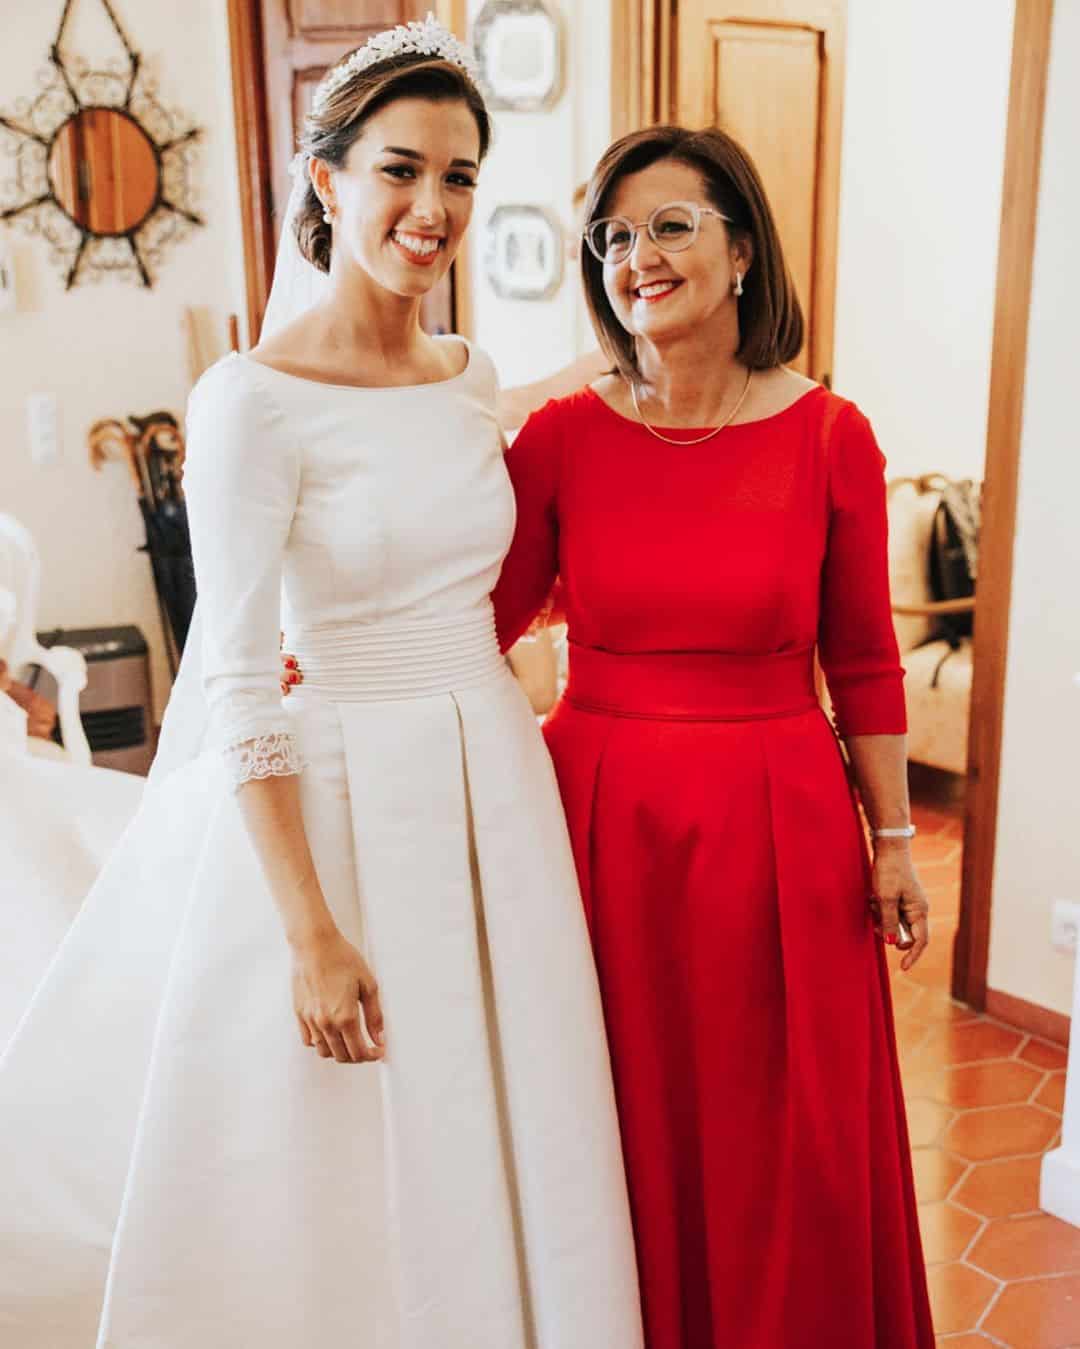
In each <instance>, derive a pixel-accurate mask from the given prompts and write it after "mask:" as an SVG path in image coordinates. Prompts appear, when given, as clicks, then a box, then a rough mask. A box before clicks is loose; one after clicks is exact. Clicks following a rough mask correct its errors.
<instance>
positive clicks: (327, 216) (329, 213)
mask: <svg viewBox="0 0 1080 1349" xmlns="http://www.w3.org/2000/svg"><path fill="white" fill-rule="evenodd" d="M322 218H323V219H324V220H325V221H326V223H327V224H328V225H332V224H333V223H334V208H333V207H332V206H324V207H323V213H322Z"/></svg>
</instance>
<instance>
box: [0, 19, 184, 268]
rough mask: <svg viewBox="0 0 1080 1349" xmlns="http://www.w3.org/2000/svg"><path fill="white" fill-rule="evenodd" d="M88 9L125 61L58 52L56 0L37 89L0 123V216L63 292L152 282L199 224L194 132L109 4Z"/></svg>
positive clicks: (60, 36)
mask: <svg viewBox="0 0 1080 1349" xmlns="http://www.w3.org/2000/svg"><path fill="white" fill-rule="evenodd" d="M97 3H98V4H100V5H101V7H102V9H103V10H104V14H105V17H106V18H107V20H108V23H109V25H110V27H111V31H112V33H113V34H115V38H116V40H117V41H118V43H119V47H120V48H122V53H123V54H122V55H121V54H120V52H119V51H118V52H117V56H116V58H115V59H113V60H111V61H109V62H108V63H106V64H105V66H104V67H103V68H95V67H93V66H91V65H90V64H89V63H87V62H86V61H83V60H80V59H78V58H75V57H70V56H68V55H66V54H65V53H64V52H63V51H62V50H61V47H62V44H63V41H64V31H65V29H66V27H67V25H68V20H69V19H70V17H71V11H72V7H73V4H74V0H65V3H64V9H63V13H62V14H61V17H60V26H59V28H58V30H57V33H56V40H55V41H54V42H53V45H52V47H51V48H50V50H49V66H48V68H47V69H45V70H44V71H42V73H41V75H40V76H39V88H38V92H37V93H36V94H35V95H34V96H33V97H31V98H24V99H20V100H19V101H18V102H17V103H16V105H15V107H14V109H13V110H12V111H11V112H8V113H4V114H3V115H0V152H3V151H6V156H5V158H6V160H7V166H9V171H8V172H3V171H2V170H0V220H6V221H10V222H13V223H14V224H16V225H18V226H21V227H22V228H23V229H24V230H25V231H26V232H27V233H29V234H33V235H39V236H41V237H42V238H44V239H45V240H46V242H47V243H48V245H49V248H50V251H51V253H52V256H53V259H54V260H55V261H56V262H57V264H58V265H59V266H60V267H61V268H62V269H63V271H64V274H65V284H66V286H67V288H68V289H70V288H71V287H72V286H73V285H75V284H76V283H77V282H81V281H86V280H98V279H100V278H102V277H104V276H108V275H115V276H118V277H122V278H127V279H130V280H134V281H137V282H140V283H141V284H142V285H144V286H151V285H153V273H154V270H155V269H156V267H157V265H158V263H159V261H160V258H161V254H162V252H163V251H164V249H165V248H166V247H167V246H168V245H169V244H170V243H173V242H175V241H176V240H177V239H179V238H181V237H182V236H183V235H184V234H185V233H186V232H187V231H188V230H190V229H191V227H192V226H194V225H201V224H203V223H204V222H203V220H202V217H201V216H199V215H198V214H197V213H196V212H195V210H194V208H193V200H192V199H193V189H192V170H193V167H194V162H193V156H194V153H195V143H196V141H197V140H198V137H199V135H200V134H201V133H200V131H199V129H198V128H196V127H194V126H192V125H191V124H190V122H189V120H188V119H187V118H186V117H185V116H184V115H183V114H182V113H180V112H178V111H177V110H176V109H174V108H169V107H167V106H166V105H165V104H164V103H163V102H162V101H161V99H160V97H159V95H158V92H157V88H156V85H155V84H154V82H153V81H152V80H151V79H150V78H149V77H148V76H147V74H146V72H145V70H144V68H143V63H142V58H141V56H140V54H139V53H138V52H137V51H135V49H134V48H133V47H132V46H131V44H130V43H129V41H128V39H127V37H126V36H125V34H124V30H123V29H122V28H121V26H120V23H119V21H118V20H117V17H116V15H115V13H114V12H113V9H112V6H111V5H110V4H109V0H97ZM2 162H3V161H2V160H0V163H2Z"/></svg>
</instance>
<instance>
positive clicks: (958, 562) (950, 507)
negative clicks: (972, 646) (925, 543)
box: [930, 478, 982, 650]
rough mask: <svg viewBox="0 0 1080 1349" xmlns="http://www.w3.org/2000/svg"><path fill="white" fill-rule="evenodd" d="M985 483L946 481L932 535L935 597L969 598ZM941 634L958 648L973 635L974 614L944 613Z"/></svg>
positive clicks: (975, 571)
mask: <svg viewBox="0 0 1080 1349" xmlns="http://www.w3.org/2000/svg"><path fill="white" fill-rule="evenodd" d="M981 507H982V484H981V483H977V482H973V481H972V480H971V479H970V478H965V479H963V480H961V481H958V482H949V483H946V485H945V487H944V488H943V490H942V493H941V503H940V504H939V506H938V508H937V511H936V512H935V514H934V524H933V530H932V533H931V536H930V590H931V593H932V594H933V597H934V599H935V600H960V599H968V598H969V597H970V596H972V595H974V594H975V583H976V580H977V578H978V573H979V530H980V526H981V524H982V509H981ZM937 623H938V627H939V633H938V635H939V636H941V637H944V639H945V640H946V641H947V642H948V643H949V645H950V646H951V647H952V648H953V649H954V650H955V649H956V647H958V646H959V645H960V642H961V640H962V639H963V638H965V637H970V636H971V634H972V631H973V627H974V615H973V614H970V613H967V614H942V615H939V616H938V618H937Z"/></svg>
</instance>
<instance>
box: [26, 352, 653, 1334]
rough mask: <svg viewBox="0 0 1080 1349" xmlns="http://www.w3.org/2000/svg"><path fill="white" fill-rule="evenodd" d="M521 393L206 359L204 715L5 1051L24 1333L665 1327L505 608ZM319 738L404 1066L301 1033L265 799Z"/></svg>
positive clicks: (333, 899)
mask: <svg viewBox="0 0 1080 1349" xmlns="http://www.w3.org/2000/svg"><path fill="white" fill-rule="evenodd" d="M446 340H457V339H446ZM494 393H495V390H494V374H493V371H492V368H491V365H490V362H489V361H488V359H487V358H486V357H485V356H484V355H483V354H482V353H481V352H479V351H477V350H476V349H470V351H469V356H468V364H467V367H466V369H465V371H464V373H463V374H461V375H459V376H458V377H457V378H455V379H451V380H448V381H445V382H443V383H439V384H429V385H422V386H419V387H412V388H396V389H394V388H387V389H358V388H352V387H339V386H334V385H324V384H317V383H313V382H310V381H307V380H302V379H298V378H296V377H293V376H290V375H285V374H283V373H280V372H277V371H274V370H272V369H268V368H267V367H265V366H262V365H260V364H258V363H256V362H255V361H253V360H251V359H250V358H249V357H246V356H232V357H227V358H226V359H225V360H224V361H222V362H220V363H219V364H218V365H217V366H215V367H213V368H212V369H211V370H210V371H209V372H208V373H207V374H206V375H205V376H204V377H203V379H202V380H201V381H200V383H199V385H198V387H197V389H196V390H195V393H194V394H193V396H192V402H191V407H190V410H189V421H188V432H189V460H188V469H187V474H186V483H187V491H188V499H189V503H190V512H191V521H192V535H193V543H194V549H195V556H196V569H197V575H198V582H199V593H200V608H201V610H202V622H203V627H204V640H203V647H202V652H203V662H204V678H205V688H206V692H207V699H208V702H209V705H210V713H211V727H212V733H211V737H210V741H209V744H208V746H207V747H206V748H205V749H204V750H203V752H202V753H200V754H199V755H198V757H197V758H195V759H194V760H192V761H191V762H189V763H187V764H186V765H185V766H183V767H180V768H178V769H177V770H176V771H174V772H172V773H169V774H166V775H164V776H159V778H158V780H157V781H152V782H151V785H150V787H149V789H148V791H147V793H146V796H145V797H144V801H143V805H142V807H141V809H140V812H139V814H138V815H137V817H136V821H135V824H134V826H133V827H132V828H131V829H130V830H129V831H128V833H127V834H126V836H125V838H124V839H123V840H122V842H121V844H120V845H119V847H118V848H117V850H116V852H115V853H114V854H113V856H112V858H111V859H110V861H109V862H108V864H107V865H106V867H105V869H104V871H103V873H102V875H101V877H100V879H99V880H98V883H97V884H96V885H95V887H94V889H93V890H92V891H91V893H90V896H89V898H88V900H87V901H86V903H85V904H84V906H83V908H82V911H81V912H80V914H79V917H78V918H77V920H76V922H75V924H74V926H73V928H72V929H71V932H70V933H69V935H68V938H67V940H66V941H65V942H64V944H63V946H62V947H61V949H60V952H59V954H58V956H57V957H56V959H55V961H54V962H53V964H52V966H51V968H50V970H49V973H48V976H47V977H46V979H45V981H44V982H43V983H42V985H41V986H40V987H39V989H38V991H37V993H36V994H35V997H34V999H33V1001H32V1003H31V1006H30V1008H29V1011H28V1013H27V1015H26V1016H25V1017H24V1019H23V1021H22V1023H21V1025H20V1028H19V1030H18V1032H17V1034H16V1035H15V1037H14V1039H13V1041H12V1043H11V1045H10V1046H9V1048H8V1051H7V1053H6V1054H5V1056H4V1058H3V1059H2V1060H0V1346H3V1349H93V1347H94V1345H95V1344H96V1345H97V1346H99V1349H249V1346H250V1349H255V1346H258V1349H331V1347H332V1349H346V1347H347V1349H639V1347H640V1345H641V1328H640V1319H639V1311H638V1294H637V1284H636V1273H635V1262H634V1253H633V1246H632V1240H631V1232H630V1220H629V1215H628V1207H627V1201H626V1193H625V1183H624V1178H623V1172H622V1161H621V1155H620V1149H619V1141H618V1128H617V1120H616V1115H615V1108H614V1100H613V1094H612V1087H611V1080H610V1072H609V1066H608V1059H607V1050H606V1045H605V1041H604V1035H603V1028H602V1018H601V1009H600V1005H599V999H598V993H597V986H596V979H595V974H594V970H593V965H592V959H591V954H590V951H589V947H588V942H587V935H586V930H585V924H584V920H583V916H582V912H581V908H580V903H579V899H578V893H577V887H576V881H575V874H574V868H573V862H572V859H571V854H570V849H569V844H568V841H567V836H566V831H565V825H564V822H563V818H562V812H561V809H560V805H559V800H558V795H557V791H556V786H555V781H554V776H553V772H552V768H551V764H550V762H549V760H548V757H547V752H546V750H545V748H544V746H543V743H542V741H541V738H540V736H539V733H538V731H537V727H536V723H535V721H534V719H533V717H532V714H531V712H530V709H529V707H528V704H527V702H526V699H525V697H524V695H523V694H522V692H521V690H520V689H519V688H518V687H517V685H516V683H515V682H514V680H513V678H512V676H511V675H510V673H509V671H508V669H507V667H506V664H505V662H504V661H503V660H502V658H501V657H500V655H499V652H498V649H497V645H496V642H495V637H494V632H493V619H492V611H491V605H490V601H489V598H488V596H489V592H490V590H491V587H492V585H493V583H494V581H495V578H496V576H497V574H498V570H499V565H500V562H501V559H502V557H503V554H504V552H505V551H506V548H507V547H508V544H509V540H510V535H511V532H512V528H513V498H512V493H511V490H510V486H509V483H508V480H507V477H506V473H505V469H504V467H503V463H502V456H501V441H500V435H499V431H498V427H497V425H496V422H495V418H494V411H493V405H494ZM282 595H283V596H284V600H282V598H281V597H282ZM282 605H283V606H284V614H285V618H284V626H285V630H286V641H287V644H288V648H289V649H290V650H292V651H295V652H296V653H297V654H298V655H299V656H300V658H301V662H302V664H303V667H304V672H305V683H304V685H303V686H302V688H300V689H299V690H298V691H297V692H296V693H294V694H293V696H292V697H290V698H289V699H288V700H287V701H286V702H285V703H284V704H283V703H282V701H281V699H280V696H279V694H278V629H279V615H280V614H281V612H282ZM301 769H302V772H301V777H300V789H301V796H302V805H303V814H304V822H305V826H306V829H307V833H308V836H309V838H310V842H311V846H312V851H313V854H314V857H315V861H316V866H317V869H318V873H319V877H320V880H321V883H322V886H323V888H324V890H325V893H326V896H327V900H328V902H329V904H330V906H331V908H332V909H333V911H334V914H335V916H336V918H337V921H338V923H339V924H340V926H341V928H342V930H343V931H344V932H345V933H346V935H347V936H348V937H349V938H350V939H351V940H352V941H354V942H355V943H356V944H357V945H359V946H360V947H361V948H362V949H363V951H364V952H365V954H366V955H367V957H368V958H369V960H370V962H371V964H372V967H373V969H374V971H375V974H376V977H377V978H378V980H379V984H380V989H381V995H382V1002H383V1009H384V1012H385V1018H386V1036H387V1055H386V1061H385V1063H384V1064H381V1065H378V1066H373V1065H363V1066H342V1065H339V1064H336V1063H334V1062H333V1061H332V1060H331V1061H325V1060H322V1059H320V1058H318V1057H317V1056H316V1055H315V1053H314V1052H313V1051H312V1050H310V1049H305V1048H304V1047H303V1046H302V1045H301V1043H300V1038H299V1035H298V1033H297V1026H296V1021H295V1018H294V1015H293V1011H292V1005H291V1000H290V986H289V953H288V949H287V947H286V944H285V941H284V937H283V934H282V930H281V925H280V922H279V919H278V917H277V914H276V911H275V909H274V906H273V903H272V901H271V898H270V895H269V893H268V891H267V888H266V885H265V883H264V881H263V879H262V877H261V873H260V870H259V866H258V863H257V860H256V857H255V853H254V850H253V848H252V846H251V844H250V842H249V840H248V837H247V834H246V832H245V830H244V827H243V823H242V820H241V817H240V814H239V811H238V808H237V805H236V799H235V793H234V786H235V784H236V783H237V782H238V781H243V780H245V779H246V778H249V777H252V776H261V775H264V774H267V773H289V772H297V771H300V770H301Z"/></svg>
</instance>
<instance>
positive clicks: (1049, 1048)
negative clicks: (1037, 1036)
mask: <svg viewBox="0 0 1080 1349" xmlns="http://www.w3.org/2000/svg"><path fill="white" fill-rule="evenodd" d="M1019 1057H1020V1058H1022V1059H1023V1060H1024V1062H1025V1063H1033V1064H1034V1065H1035V1067H1036V1068H1049V1069H1050V1070H1051V1071H1057V1070H1058V1069H1061V1070H1062V1071H1064V1070H1065V1068H1066V1066H1067V1061H1068V1057H1069V1055H1068V1051H1067V1050H1065V1049H1062V1048H1061V1046H1060V1045H1052V1044H1048V1043H1047V1042H1046V1041H1045V1040H1029V1041H1028V1042H1027V1044H1026V1045H1025V1046H1024V1047H1023V1049H1021V1051H1020V1054H1019Z"/></svg>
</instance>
